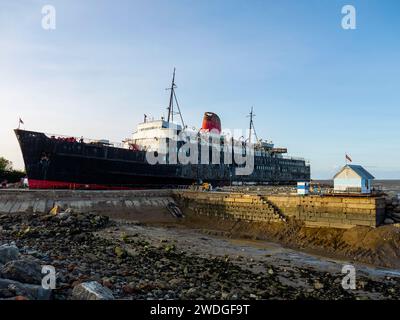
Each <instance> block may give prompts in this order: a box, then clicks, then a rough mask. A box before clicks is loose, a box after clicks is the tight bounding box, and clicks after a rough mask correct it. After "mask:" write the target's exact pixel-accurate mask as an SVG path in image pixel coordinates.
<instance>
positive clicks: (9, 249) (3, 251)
mask: <svg viewBox="0 0 400 320" xmlns="http://www.w3.org/2000/svg"><path fill="white" fill-rule="evenodd" d="M18 256H19V249H18V248H17V246H16V245H13V244H11V245H9V244H3V245H2V246H0V263H2V264H5V263H7V262H9V261H12V260H16V259H18Z"/></svg>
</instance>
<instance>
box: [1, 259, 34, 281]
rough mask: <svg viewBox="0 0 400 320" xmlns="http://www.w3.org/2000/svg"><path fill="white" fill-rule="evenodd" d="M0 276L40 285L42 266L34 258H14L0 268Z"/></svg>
mask: <svg viewBox="0 0 400 320" xmlns="http://www.w3.org/2000/svg"><path fill="white" fill-rule="evenodd" d="M0 277H1V278H4V279H11V280H15V281H19V282H22V283H30V284H36V285H40V284H41V282H42V267H41V265H40V264H39V263H38V262H36V261H33V260H25V259H20V260H14V261H10V262H8V263H6V264H5V265H4V266H3V267H2V268H1V269H0Z"/></svg>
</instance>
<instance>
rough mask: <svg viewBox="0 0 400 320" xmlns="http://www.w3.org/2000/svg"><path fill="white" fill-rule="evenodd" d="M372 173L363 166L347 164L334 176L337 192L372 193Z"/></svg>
mask: <svg viewBox="0 0 400 320" xmlns="http://www.w3.org/2000/svg"><path fill="white" fill-rule="evenodd" d="M373 179H375V178H374V176H373V175H372V174H370V173H369V172H368V171H367V170H365V169H364V168H363V167H362V166H359V165H354V164H347V165H345V166H344V167H343V168H342V169H340V171H339V172H338V173H337V174H336V175H335V176H334V177H333V185H334V191H335V192H349V193H370V192H371V185H372V180H373Z"/></svg>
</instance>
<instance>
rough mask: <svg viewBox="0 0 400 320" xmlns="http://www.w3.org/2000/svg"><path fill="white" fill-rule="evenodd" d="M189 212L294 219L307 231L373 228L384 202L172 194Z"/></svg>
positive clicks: (252, 218)
mask: <svg viewBox="0 0 400 320" xmlns="http://www.w3.org/2000/svg"><path fill="white" fill-rule="evenodd" d="M176 196H177V198H178V201H180V202H181V204H182V205H183V206H184V207H185V208H186V209H188V210H190V211H191V212H193V213H195V214H202V215H213V216H217V217H221V218H231V219H242V220H247V221H260V222H261V221H262V222H268V221H282V220H284V219H285V218H287V217H294V218H296V219H298V220H300V221H303V222H304V223H305V225H306V226H310V227H333V228H351V227H353V226H369V227H376V226H378V225H380V224H381V223H382V222H383V219H384V215H385V200H384V199H383V198H380V197H369V196H311V195H310V196H298V195H255V194H241V193H224V192H193V191H179V192H176Z"/></svg>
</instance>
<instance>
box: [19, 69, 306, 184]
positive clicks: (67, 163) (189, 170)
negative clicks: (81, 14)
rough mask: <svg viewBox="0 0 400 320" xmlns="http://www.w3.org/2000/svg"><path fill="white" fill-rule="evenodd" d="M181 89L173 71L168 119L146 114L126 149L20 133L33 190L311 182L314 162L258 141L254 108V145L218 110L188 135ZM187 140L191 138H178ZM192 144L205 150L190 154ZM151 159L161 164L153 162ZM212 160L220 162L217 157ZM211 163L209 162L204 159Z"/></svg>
mask: <svg viewBox="0 0 400 320" xmlns="http://www.w3.org/2000/svg"><path fill="white" fill-rule="evenodd" d="M175 89H176V85H175V70H174V73H173V77H172V83H171V87H170V88H169V90H170V97H169V105H168V117H167V118H166V119H164V118H161V119H159V120H152V119H148V117H147V116H145V117H144V121H143V122H142V123H140V124H139V125H138V126H137V130H136V131H135V132H134V133H133V135H132V136H131V137H130V138H128V139H125V140H123V141H122V142H121V143H111V142H109V141H108V140H105V139H104V140H89V139H85V138H83V137H81V138H79V137H78V138H77V137H68V136H59V135H51V134H46V133H43V132H35V131H27V130H22V129H15V134H16V136H17V139H18V141H19V145H20V147H21V151H22V155H23V159H24V163H25V169H26V173H27V177H28V183H29V187H30V188H31V189H115V190H123V189H140V188H166V187H181V186H188V185H192V184H197V183H203V182H208V183H210V184H211V185H212V186H224V185H244V184H293V183H295V182H297V181H305V180H309V179H310V166H309V164H308V163H307V161H305V160H304V159H301V158H294V157H289V156H287V155H285V154H286V153H287V149H286V148H276V147H275V146H274V144H273V143H272V142H270V141H264V140H261V139H258V137H257V135H256V131H255V128H254V122H253V110H251V112H250V125H249V129H248V138H247V139H245V138H244V137H243V136H242V137H240V138H235V137H233V135H229V134H225V133H224V132H223V131H222V129H221V120H220V118H219V116H218V115H217V114H215V113H213V112H206V113H205V114H204V118H203V122H202V126H201V129H199V130H196V129H195V128H190V129H189V128H188V126H186V125H185V123H184V120H183V116H182V113H181V111H180V106H179V103H178V100H177V98H176V93H175V91H176V90H175ZM174 115H175V118H177V117H176V116H177V115H179V118H178V119H179V120H180V122H181V123H180V124H178V123H176V122H175V121H174ZM182 134H184V136H185V137H186V138H185V139H181V138H177V137H182ZM194 142H198V143H197V144H196V143H194ZM185 145H190V146H197V148H198V149H197V150H194V149H193V148H186V149H184V146H185ZM171 146H173V147H172V148H171ZM171 150H173V151H176V153H175V156H171ZM182 150H183V151H182ZM193 150H194V151H193ZM180 152H183V153H184V158H186V159H190V160H189V161H187V163H182V162H180V161H177V158H178V159H179V158H182V157H179V153H180ZM204 153H206V154H204ZM149 154H151V155H152V157H153V158H156V159H158V162H156V163H153V162H152V161H149ZM213 155H214V156H215V155H216V157H215V158H212V157H213ZM246 155H248V156H249V157H248V158H247V159H251V170H250V171H249V172H248V173H246V174H238V169H240V168H242V167H244V166H246V165H248V163H237V162H236V161H235V158H240V157H244V158H245V156H246ZM204 156H207V157H204ZM236 156H238V157H236ZM250 156H251V157H252V158H250ZM172 158H174V159H172ZM204 158H208V159H209V160H210V161H209V162H207V163H205V162H204V161H201V160H200V159H204ZM211 158H212V159H213V160H215V159H217V160H218V162H215V161H211ZM196 160H199V161H196Z"/></svg>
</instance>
